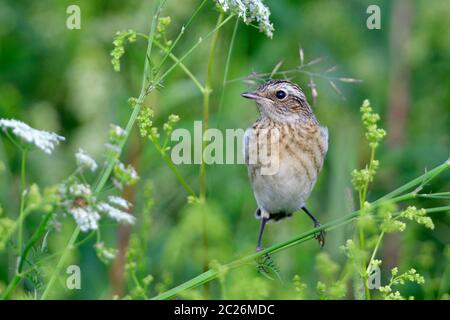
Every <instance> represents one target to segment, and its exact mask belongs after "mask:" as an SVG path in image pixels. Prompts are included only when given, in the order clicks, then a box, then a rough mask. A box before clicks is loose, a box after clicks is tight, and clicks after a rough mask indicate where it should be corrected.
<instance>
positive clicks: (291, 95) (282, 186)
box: [242, 80, 328, 250]
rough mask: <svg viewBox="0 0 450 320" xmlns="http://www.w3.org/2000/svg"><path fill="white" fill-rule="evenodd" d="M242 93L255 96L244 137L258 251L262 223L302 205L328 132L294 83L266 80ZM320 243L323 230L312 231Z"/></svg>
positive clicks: (319, 163)
mask: <svg viewBox="0 0 450 320" xmlns="http://www.w3.org/2000/svg"><path fill="white" fill-rule="evenodd" d="M242 97H244V98H247V99H251V100H254V101H255V102H256V104H257V106H258V110H259V113H260V116H259V118H258V120H257V121H256V122H255V123H254V124H253V126H252V127H251V128H248V129H247V130H246V132H245V135H244V157H245V160H246V164H247V166H248V172H249V177H250V181H251V185H252V189H253V193H254V195H255V199H256V202H257V205H258V209H257V210H256V217H257V218H258V219H260V220H261V227H260V230H259V235H258V244H257V247H256V249H257V250H261V249H262V246H261V240H262V234H263V231H264V227H265V225H266V223H267V222H269V221H278V220H280V219H283V218H286V217H289V216H291V215H292V214H293V213H294V212H296V211H298V210H300V209H302V210H303V211H304V212H306V214H307V215H308V216H309V217H310V218H311V219H312V220H313V222H314V227H318V226H320V223H319V221H318V220H317V219H316V218H315V217H314V216H313V215H312V214H311V212H310V211H309V210H308V209H307V208H306V206H305V202H306V200H307V199H308V198H309V196H310V194H311V191H312V189H313V188H314V185H315V183H316V181H317V177H318V175H319V172H320V170H321V169H322V165H323V162H324V158H325V155H326V153H327V149H328V130H327V128H325V127H322V126H320V125H319V123H318V122H317V119H316V117H315V115H314V113H313V111H312V109H311V107H310V105H309V104H308V102H307V101H306V97H305V94H304V93H303V91H302V90H301V89H300V87H299V86H297V85H296V84H295V83H292V82H290V81H286V80H270V81H267V82H266V83H264V84H262V85H261V86H259V87H258V88H257V89H256V90H255V91H253V92H244V93H242ZM315 238H316V239H317V240H318V241H319V244H320V245H321V246H323V245H324V243H325V235H324V232H323V231H321V232H319V233H318V234H316V235H315Z"/></svg>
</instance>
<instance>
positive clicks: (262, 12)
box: [216, 0, 274, 38]
mask: <svg viewBox="0 0 450 320" xmlns="http://www.w3.org/2000/svg"><path fill="white" fill-rule="evenodd" d="M216 3H217V4H218V5H219V7H220V8H221V9H222V10H223V11H225V12H227V11H230V12H232V13H234V14H237V15H238V16H239V17H240V18H242V20H243V21H244V22H245V23H246V24H250V23H251V22H253V21H256V22H258V25H259V29H260V30H261V31H262V32H264V33H265V34H266V35H267V36H268V37H269V38H272V36H273V30H274V29H273V25H272V23H271V22H270V19H269V17H270V10H269V8H268V7H266V5H265V4H264V3H263V1H262V0H216Z"/></svg>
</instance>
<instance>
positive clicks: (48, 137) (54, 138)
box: [0, 119, 65, 154]
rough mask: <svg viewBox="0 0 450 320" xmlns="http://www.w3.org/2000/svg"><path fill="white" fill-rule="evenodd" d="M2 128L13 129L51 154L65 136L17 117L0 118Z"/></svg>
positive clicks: (23, 138)
mask: <svg viewBox="0 0 450 320" xmlns="http://www.w3.org/2000/svg"><path fill="white" fill-rule="evenodd" d="M0 128H3V130H4V131H6V130H8V129H11V130H12V133H14V135H16V136H17V137H19V138H21V139H22V140H24V141H25V142H27V143H32V144H34V145H35V146H36V147H38V148H39V149H41V150H42V151H44V152H45V153H47V154H51V153H52V151H53V150H54V149H55V145H57V144H59V142H60V141H64V140H65V138H64V137H62V136H59V135H57V134H56V133H53V132H47V131H42V130H37V129H34V128H32V127H30V126H29V125H27V124H26V123H24V122H22V121H18V120H15V119H10V120H9V119H0Z"/></svg>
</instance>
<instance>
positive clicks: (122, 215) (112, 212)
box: [97, 202, 136, 224]
mask: <svg viewBox="0 0 450 320" xmlns="http://www.w3.org/2000/svg"><path fill="white" fill-rule="evenodd" d="M97 208H98V210H100V211H101V212H103V213H106V214H107V215H108V216H109V217H110V218H111V219H114V220H116V221H117V222H122V223H127V224H134V222H135V220H136V218H135V217H133V216H132V215H131V214H129V213H128V212H125V211H123V210H121V209H118V208H116V207H113V206H112V205H111V204H109V203H106V202H101V203H99V204H98V206H97Z"/></svg>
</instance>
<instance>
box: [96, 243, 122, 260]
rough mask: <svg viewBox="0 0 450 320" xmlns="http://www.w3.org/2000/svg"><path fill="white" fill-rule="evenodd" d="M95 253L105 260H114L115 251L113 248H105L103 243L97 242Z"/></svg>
mask: <svg viewBox="0 0 450 320" xmlns="http://www.w3.org/2000/svg"><path fill="white" fill-rule="evenodd" d="M95 249H96V251H97V253H98V254H99V255H100V256H101V257H102V258H104V259H105V260H114V259H115V258H116V254H117V250H116V249H113V248H106V247H105V244H104V243H103V242H98V243H97V244H96V245H95Z"/></svg>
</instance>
